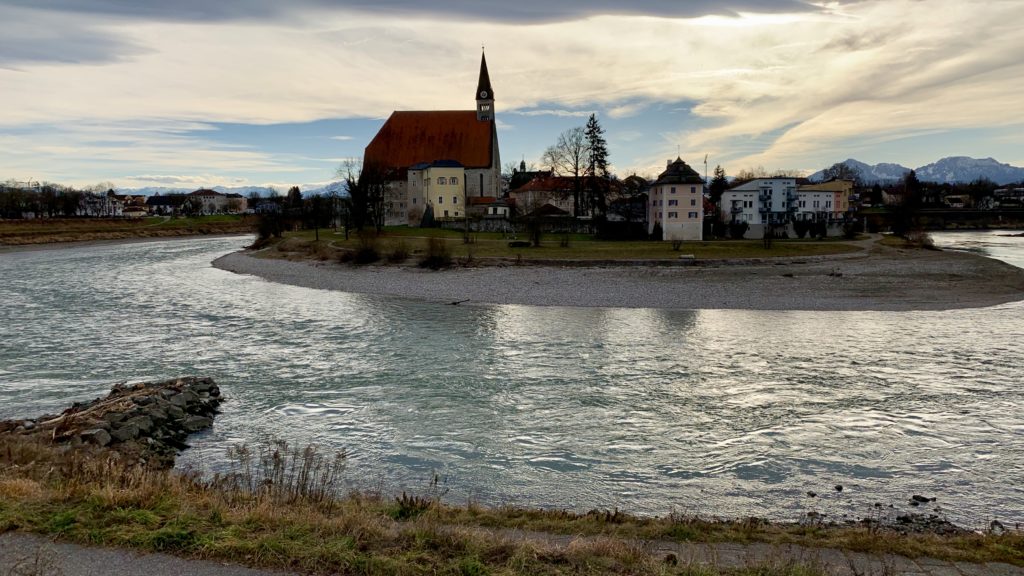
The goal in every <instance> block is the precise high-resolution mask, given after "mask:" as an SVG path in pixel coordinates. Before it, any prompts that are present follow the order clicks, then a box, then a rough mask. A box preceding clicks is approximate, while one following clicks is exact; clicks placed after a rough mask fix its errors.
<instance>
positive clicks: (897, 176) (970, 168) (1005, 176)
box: [810, 156, 1024, 185]
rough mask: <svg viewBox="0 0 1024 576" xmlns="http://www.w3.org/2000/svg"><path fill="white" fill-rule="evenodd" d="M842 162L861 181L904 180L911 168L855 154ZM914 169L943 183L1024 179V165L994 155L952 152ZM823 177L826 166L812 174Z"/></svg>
mask: <svg viewBox="0 0 1024 576" xmlns="http://www.w3.org/2000/svg"><path fill="white" fill-rule="evenodd" d="M842 164H845V165H846V166H849V167H850V168H851V169H852V170H853V171H854V172H856V173H857V174H859V175H860V179H861V181H862V182H864V183H865V184H875V183H878V184H891V183H893V182H897V181H899V180H902V179H903V176H904V175H905V174H906V173H907V172H909V171H910V168H907V167H906V166H901V165H899V164H890V163H884V162H883V163H881V164H875V165H871V164H865V163H864V162H861V161H859V160H854V159H853V158H850V159H848V160H845V161H844V162H842ZM914 172H915V174H917V179H918V180H920V181H922V182H937V183H940V184H947V183H948V184H953V183H968V182H973V181H975V180H978V179H979V178H988V179H989V180H992V181H993V182H995V183H996V184H1000V185H1003V184H1009V183H1012V182H1021V181H1024V168H1018V167H1016V166H1011V165H1009V164H1003V163H1001V162H998V161H996V160H995V159H992V158H981V159H978V158H969V157H967V156H952V157H949V158H943V159H941V160H939V161H937V162H933V163H931V164H926V165H924V166H921V167H920V168H915V169H914ZM824 178H825V171H824V170H821V171H819V172H815V173H814V174H811V176H810V179H811V180H823V179H824Z"/></svg>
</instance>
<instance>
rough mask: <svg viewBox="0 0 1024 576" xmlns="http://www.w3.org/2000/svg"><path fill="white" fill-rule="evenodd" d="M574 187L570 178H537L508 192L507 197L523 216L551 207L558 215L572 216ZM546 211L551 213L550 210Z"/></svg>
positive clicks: (574, 182)
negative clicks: (556, 210)
mask: <svg viewBox="0 0 1024 576" xmlns="http://www.w3.org/2000/svg"><path fill="white" fill-rule="evenodd" d="M575 186H576V181H575V179H574V178H572V177H571V176H549V175H544V176H537V177H535V178H533V179H532V180H530V181H529V182H527V183H525V184H523V185H522V186H519V187H518V188H516V189H514V190H510V191H509V193H508V197H509V199H510V200H511V201H512V203H513V204H515V206H516V208H517V209H518V210H519V212H521V213H523V214H532V213H534V212H535V211H537V210H538V209H540V208H544V207H545V206H551V207H553V208H557V209H558V213H559V214H566V215H572V213H573V189H574V187H575ZM581 186H582V184H581ZM547 211H548V212H551V210H550V209H548V210H547Z"/></svg>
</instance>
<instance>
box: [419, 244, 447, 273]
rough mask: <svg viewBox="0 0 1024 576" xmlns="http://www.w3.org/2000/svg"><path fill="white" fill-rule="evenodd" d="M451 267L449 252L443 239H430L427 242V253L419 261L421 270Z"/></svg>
mask: <svg viewBox="0 0 1024 576" xmlns="http://www.w3.org/2000/svg"><path fill="white" fill-rule="evenodd" d="M451 265H452V254H451V250H449V249H448V243H447V242H445V241H444V239H443V238H430V239H428V240H427V253H426V254H425V255H424V257H423V259H422V260H420V267H421V268H430V269H431V270H440V269H441V268H447V267H448V266H451Z"/></svg>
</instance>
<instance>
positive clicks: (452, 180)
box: [448, 176, 459, 184]
mask: <svg viewBox="0 0 1024 576" xmlns="http://www.w3.org/2000/svg"><path fill="white" fill-rule="evenodd" d="M448 183H449V184H458V183H459V177H458V176H452V177H451V178H449V179H448Z"/></svg>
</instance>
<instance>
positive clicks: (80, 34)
mask: <svg viewBox="0 0 1024 576" xmlns="http://www.w3.org/2000/svg"><path fill="white" fill-rule="evenodd" d="M0 22H6V23H8V25H7V26H5V27H4V31H3V34H0V68H7V69H19V68H21V66H22V65H24V64H27V63H35V62H50V63H61V64H97V63H107V62H117V61H120V60H124V59H128V58H131V57H135V56H138V55H140V54H145V53H146V52H147V51H148V50H147V49H146V48H145V47H143V46H142V45H140V44H138V43H135V42H132V41H129V40H127V39H125V38H124V37H122V36H119V35H117V34H111V33H109V32H108V31H105V30H104V29H103V28H102V26H100V25H99V24H97V23H94V22H92V21H91V19H87V18H86V19H79V20H77V21H75V22H74V23H69V22H68V20H67V15H63V14H53V13H47V12H39V11H34V10H22V9H19V8H15V7H11V6H3V5H0ZM10 23H17V25H10Z"/></svg>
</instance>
